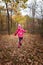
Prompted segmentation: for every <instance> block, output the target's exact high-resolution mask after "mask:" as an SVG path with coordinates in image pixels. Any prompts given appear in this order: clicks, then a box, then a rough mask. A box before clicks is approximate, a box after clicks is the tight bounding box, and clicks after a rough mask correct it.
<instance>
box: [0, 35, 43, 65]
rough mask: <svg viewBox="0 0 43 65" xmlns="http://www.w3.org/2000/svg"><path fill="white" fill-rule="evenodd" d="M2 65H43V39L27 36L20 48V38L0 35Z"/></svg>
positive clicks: (36, 36)
mask: <svg viewBox="0 0 43 65" xmlns="http://www.w3.org/2000/svg"><path fill="white" fill-rule="evenodd" d="M0 65H43V39H42V38H41V37H40V35H32V34H25V35H24V39H23V42H22V46H21V47H20V48H18V37H17V36H14V35H0Z"/></svg>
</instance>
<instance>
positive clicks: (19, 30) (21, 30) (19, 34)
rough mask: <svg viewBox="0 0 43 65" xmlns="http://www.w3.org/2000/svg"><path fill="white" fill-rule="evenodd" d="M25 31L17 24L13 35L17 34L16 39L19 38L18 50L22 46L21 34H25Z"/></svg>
mask: <svg viewBox="0 0 43 65" xmlns="http://www.w3.org/2000/svg"><path fill="white" fill-rule="evenodd" d="M25 32H26V31H25V30H24V29H23V28H22V26H21V25H20V24H18V29H17V30H16V32H15V35H17V34H18V38H19V43H18V48H20V46H21V45H22V43H21V41H22V39H23V34H24V33H25Z"/></svg>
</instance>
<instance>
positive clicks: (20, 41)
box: [18, 38, 23, 47]
mask: <svg viewBox="0 0 43 65" xmlns="http://www.w3.org/2000/svg"><path fill="white" fill-rule="evenodd" d="M22 39H23V38H19V43H18V47H20V46H21V45H22Z"/></svg>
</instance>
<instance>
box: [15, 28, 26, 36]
mask: <svg viewBox="0 0 43 65" xmlns="http://www.w3.org/2000/svg"><path fill="white" fill-rule="evenodd" d="M25 32H26V30H24V29H22V28H21V29H17V31H16V33H15V35H16V34H18V37H23V34H24V33H25Z"/></svg>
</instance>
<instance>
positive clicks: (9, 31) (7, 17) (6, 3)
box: [6, 3, 10, 34]
mask: <svg viewBox="0 0 43 65" xmlns="http://www.w3.org/2000/svg"><path fill="white" fill-rule="evenodd" d="M6 8H7V18H8V20H7V21H8V34H10V23H9V12H8V6H7V3H6Z"/></svg>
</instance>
